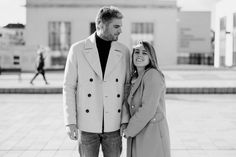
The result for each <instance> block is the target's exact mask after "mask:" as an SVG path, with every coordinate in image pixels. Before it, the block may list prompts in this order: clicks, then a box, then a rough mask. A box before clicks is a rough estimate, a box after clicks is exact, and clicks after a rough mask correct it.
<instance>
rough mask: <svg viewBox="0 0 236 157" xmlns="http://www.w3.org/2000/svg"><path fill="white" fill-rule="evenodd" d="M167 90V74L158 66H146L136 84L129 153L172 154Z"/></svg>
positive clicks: (137, 155)
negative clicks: (166, 110)
mask: <svg viewBox="0 0 236 157" xmlns="http://www.w3.org/2000/svg"><path fill="white" fill-rule="evenodd" d="M165 92H166V87H165V81H164V77H163V76H162V74H161V73H160V72H159V71H158V70H156V69H149V70H146V71H145V72H144V73H143V74H142V75H140V76H139V77H138V78H137V80H136V81H135V83H134V84H133V85H132V88H131V91H130V95H129V97H128V104H129V111H130V115H131V118H130V120H129V123H128V126H127V130H126V135H127V137H128V140H127V157H145V156H146V157H170V140H169V129H168V125H167V120H166V112H165V100H164V95H165Z"/></svg>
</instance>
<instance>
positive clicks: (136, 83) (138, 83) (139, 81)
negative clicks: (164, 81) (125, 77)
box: [128, 71, 146, 104]
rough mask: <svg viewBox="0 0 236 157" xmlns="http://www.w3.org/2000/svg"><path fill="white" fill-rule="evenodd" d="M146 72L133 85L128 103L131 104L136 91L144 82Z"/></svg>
mask: <svg viewBox="0 0 236 157" xmlns="http://www.w3.org/2000/svg"><path fill="white" fill-rule="evenodd" d="M145 72H146V71H145ZM145 72H144V73H143V74H142V75H140V76H139V77H138V78H137V80H136V81H135V83H134V84H133V85H132V87H131V90H130V94H129V97H128V103H129V104H130V103H131V99H132V98H133V96H134V94H135V92H136V90H137V89H138V87H139V86H140V84H141V82H142V80H143V76H144V74H145Z"/></svg>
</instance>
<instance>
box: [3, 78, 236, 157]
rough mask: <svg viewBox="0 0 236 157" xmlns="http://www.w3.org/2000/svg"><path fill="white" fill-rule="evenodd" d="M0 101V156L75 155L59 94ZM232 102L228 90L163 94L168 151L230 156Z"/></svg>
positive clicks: (180, 156)
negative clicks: (67, 131)
mask: <svg viewBox="0 0 236 157" xmlns="http://www.w3.org/2000/svg"><path fill="white" fill-rule="evenodd" d="M35 84H36V82H35ZM35 86H36V85H35ZM0 104H1V105H0V157H79V154H78V151H77V150H78V147H77V141H71V140H69V137H68V136H67V134H66V131H65V129H64V128H65V127H64V124H63V111H62V94H0ZM235 104H236V97H235V95H234V94H167V95H166V110H167V112H166V113H167V120H168V125H169V130H170V140H171V154H172V157H235V156H236V105H235ZM125 154H126V140H125V139H123V151H122V155H121V157H125ZM102 156H103V155H102V153H101V151H100V155H99V157H102Z"/></svg>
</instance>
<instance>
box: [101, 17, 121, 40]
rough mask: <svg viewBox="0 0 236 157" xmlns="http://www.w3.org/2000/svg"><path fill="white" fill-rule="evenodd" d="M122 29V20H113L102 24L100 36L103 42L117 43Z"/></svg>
mask: <svg viewBox="0 0 236 157" xmlns="http://www.w3.org/2000/svg"><path fill="white" fill-rule="evenodd" d="M121 27H122V19H117V18H115V19H113V20H111V21H110V22H109V23H105V24H102V27H101V35H102V37H103V38H104V39H105V40H108V41H117V40H118V37H119V35H120V33H121V32H122V31H121Z"/></svg>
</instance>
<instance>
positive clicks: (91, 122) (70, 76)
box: [63, 34, 130, 133]
mask: <svg viewBox="0 0 236 157" xmlns="http://www.w3.org/2000/svg"><path fill="white" fill-rule="evenodd" d="M129 59H130V53H129V50H128V48H127V47H126V46H124V45H122V44H121V43H119V42H117V41H114V42H112V43H111V48H110V51H109V56H108V60H107V64H106V69H105V74H104V78H103V74H102V70H101V65H100V59H99V55H98V50H97V46H96V41H95V34H92V35H91V36H89V37H88V38H87V39H85V40H82V41H79V42H77V43H75V44H73V45H72V46H71V48H70V51H69V54H68V57H67V62H66V68H65V75H64V83H63V106H64V117H65V125H69V124H76V125H77V126H78V128H79V130H82V131H86V132H93V133H101V132H102V125H103V120H104V132H111V131H116V130H118V129H120V124H121V112H122V109H123V104H124V97H125V95H127V94H126V93H127V92H126V89H127V88H128V86H129V68H130V66H129V64H130V60H129ZM124 109H125V108H124ZM122 113H123V114H124V113H126V111H123V112H122ZM122 117H126V116H125V115H123V116H122ZM123 120H124V121H127V120H128V118H127V117H126V118H123Z"/></svg>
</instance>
